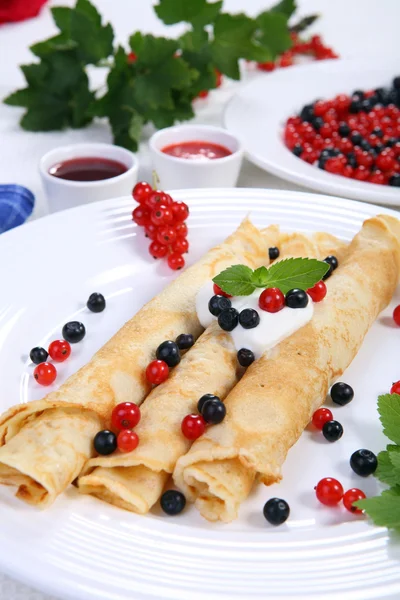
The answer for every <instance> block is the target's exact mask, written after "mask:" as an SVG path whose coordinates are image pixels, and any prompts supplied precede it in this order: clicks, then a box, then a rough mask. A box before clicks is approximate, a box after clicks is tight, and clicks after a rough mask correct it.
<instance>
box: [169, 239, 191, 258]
mask: <svg viewBox="0 0 400 600" xmlns="http://www.w3.org/2000/svg"><path fill="white" fill-rule="evenodd" d="M188 250H189V242H188V241H187V239H186V238H185V237H178V238H176V240H175V242H174V243H173V244H172V251H173V252H176V253H177V254H185V252H188Z"/></svg>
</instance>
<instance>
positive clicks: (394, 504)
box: [354, 486, 400, 531]
mask: <svg viewBox="0 0 400 600" xmlns="http://www.w3.org/2000/svg"><path fill="white" fill-rule="evenodd" d="M354 504H355V506H357V507H358V508H361V509H362V510H365V511H366V512H367V513H368V515H369V516H370V517H371V519H372V520H373V521H374V523H375V524H376V525H380V526H382V527H389V528H391V529H396V530H398V531H400V486H396V487H394V488H391V489H390V490H386V491H385V492H382V494H381V495H380V496H376V497H374V498H365V499H364V500H357V502H355V503H354Z"/></svg>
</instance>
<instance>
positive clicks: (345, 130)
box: [338, 121, 350, 137]
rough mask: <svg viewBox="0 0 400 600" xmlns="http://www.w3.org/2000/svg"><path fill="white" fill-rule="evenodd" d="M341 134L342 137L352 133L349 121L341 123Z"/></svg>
mask: <svg viewBox="0 0 400 600" xmlns="http://www.w3.org/2000/svg"><path fill="white" fill-rule="evenodd" d="M338 131H339V135H341V136H342V137H347V136H348V135H349V133H350V127H349V126H348V125H347V123H344V122H343V121H342V122H341V123H339V129H338Z"/></svg>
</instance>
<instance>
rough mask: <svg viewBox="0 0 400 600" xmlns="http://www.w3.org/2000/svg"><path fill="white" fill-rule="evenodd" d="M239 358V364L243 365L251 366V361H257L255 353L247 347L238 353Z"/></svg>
mask: <svg viewBox="0 0 400 600" xmlns="http://www.w3.org/2000/svg"><path fill="white" fill-rule="evenodd" d="M237 358H238V361H239V365H241V366H242V367H249V366H250V365H251V363H253V362H254V361H255V359H256V358H255V356H254V353H253V352H252V351H251V350H248V349H247V348H241V349H240V350H239V352H238V353H237Z"/></svg>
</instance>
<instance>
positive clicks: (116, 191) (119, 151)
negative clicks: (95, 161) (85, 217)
mask: <svg viewBox="0 0 400 600" xmlns="http://www.w3.org/2000/svg"><path fill="white" fill-rule="evenodd" d="M85 157H98V158H108V159H110V160H116V161H118V162H121V163H122V164H124V165H125V166H126V168H127V171H125V173H122V175H117V176H116V177H111V178H110V179H103V180H101V181H70V180H68V179H61V178H60V177H54V175H50V173H49V169H51V167H53V166H54V165H56V164H57V163H59V162H63V161H65V160H72V159H75V158H85ZM39 171H40V175H41V178H42V183H43V187H44V189H45V191H46V194H47V197H48V201H49V210H50V212H57V211H59V210H64V209H66V208H72V207H74V206H80V205H81V204H87V203H89V202H97V201H98V200H107V199H108V198H116V197H118V196H124V195H126V194H131V192H132V189H133V187H134V185H135V183H136V182H137V174H138V161H137V158H136V156H135V155H134V154H133V153H132V152H130V151H129V150H126V149H125V148H121V147H119V146H113V145H112V144H72V145H71V146H61V147H59V148H55V149H54V150H51V151H50V152H47V154H45V155H44V156H43V157H42V158H41V159H40V162H39Z"/></svg>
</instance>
